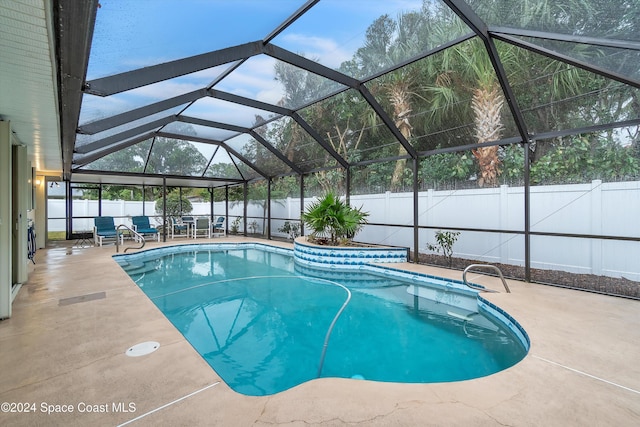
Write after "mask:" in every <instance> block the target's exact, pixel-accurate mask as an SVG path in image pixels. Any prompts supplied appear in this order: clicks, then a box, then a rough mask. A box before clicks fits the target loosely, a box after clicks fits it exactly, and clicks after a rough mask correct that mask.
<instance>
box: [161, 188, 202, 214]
mask: <svg viewBox="0 0 640 427" xmlns="http://www.w3.org/2000/svg"><path fill="white" fill-rule="evenodd" d="M163 207H164V198H163V197H160V198H159V199H158V200H156V213H157V214H158V215H162V213H163ZM192 210H193V206H192V205H191V202H190V201H189V199H187V197H186V196H185V195H184V194H183V195H182V197H180V190H179V189H178V188H174V189H172V190H170V191H169V192H168V193H167V218H179V217H181V216H182V215H188V214H190V213H191V211H192Z"/></svg>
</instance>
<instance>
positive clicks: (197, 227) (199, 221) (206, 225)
mask: <svg viewBox="0 0 640 427" xmlns="http://www.w3.org/2000/svg"><path fill="white" fill-rule="evenodd" d="M192 232H193V238H194V239H195V238H197V237H198V233H201V234H202V235H203V236H205V235H206V236H207V237H209V238H211V220H210V219H209V217H206V218H196V222H195V223H194V225H193V230H192Z"/></svg>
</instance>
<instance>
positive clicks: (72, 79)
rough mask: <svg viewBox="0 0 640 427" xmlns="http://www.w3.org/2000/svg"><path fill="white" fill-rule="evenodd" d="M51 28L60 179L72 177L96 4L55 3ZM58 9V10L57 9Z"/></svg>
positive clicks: (71, 0) (68, 0) (69, 0)
mask: <svg viewBox="0 0 640 427" xmlns="http://www.w3.org/2000/svg"><path fill="white" fill-rule="evenodd" d="M53 8H54V16H55V18H54V26H55V33H56V34H57V36H58V37H57V39H56V47H57V49H56V55H57V61H58V64H57V68H58V69H57V75H58V84H59V86H60V90H59V92H58V98H59V102H58V105H59V108H60V141H61V151H62V152H61V155H62V175H63V179H69V178H70V177H71V166H72V162H73V149H74V145H75V140H76V128H77V127H78V120H79V118H80V107H81V105H82V83H83V82H84V80H85V78H86V70H87V64H88V63H89V51H90V49H91V40H92V39H93V27H94V23H95V20H96V12H97V10H98V0H87V1H76V0H58V1H57V2H54V6H53ZM56 8H57V9H56Z"/></svg>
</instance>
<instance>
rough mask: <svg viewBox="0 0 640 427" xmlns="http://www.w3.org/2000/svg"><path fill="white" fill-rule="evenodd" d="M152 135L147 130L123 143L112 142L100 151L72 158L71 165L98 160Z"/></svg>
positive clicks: (80, 164)
mask: <svg viewBox="0 0 640 427" xmlns="http://www.w3.org/2000/svg"><path fill="white" fill-rule="evenodd" d="M153 135H154V132H149V133H146V134H144V135H140V136H139V137H137V138H133V139H131V140H129V141H127V142H125V143H123V144H114V145H112V146H111V147H109V148H107V149H106V150H101V151H97V152H93V153H90V154H86V155H84V156H82V157H80V158H79V159H77V160H74V161H73V165H74V166H75V167H76V168H77V167H80V166H84V165H86V164H89V163H91V162H94V161H96V160H98V159H100V158H102V157H104V156H107V155H109V154H112V153H115V152H116V151H120V150H122V149H125V148H127V147H130V146H132V145H135V144H137V143H139V142H142V141H145V140H147V139H149V138H151V137H153ZM79 154H82V153H79Z"/></svg>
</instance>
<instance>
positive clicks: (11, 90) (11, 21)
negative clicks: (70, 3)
mask: <svg viewBox="0 0 640 427" xmlns="http://www.w3.org/2000/svg"><path fill="white" fill-rule="evenodd" d="M54 52H55V40H54V36H53V16H52V5H51V0H1V1H0V94H1V95H0V118H1V119H2V120H9V121H10V122H11V128H12V130H13V132H14V137H16V138H17V140H18V141H19V142H20V143H22V144H25V145H26V146H27V149H28V153H29V158H30V159H31V160H32V166H34V167H36V168H37V169H38V170H48V171H60V170H62V155H61V147H60V130H59V123H60V120H59V113H58V112H59V108H58V93H57V78H56V66H55V60H54V58H55V54H54Z"/></svg>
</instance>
